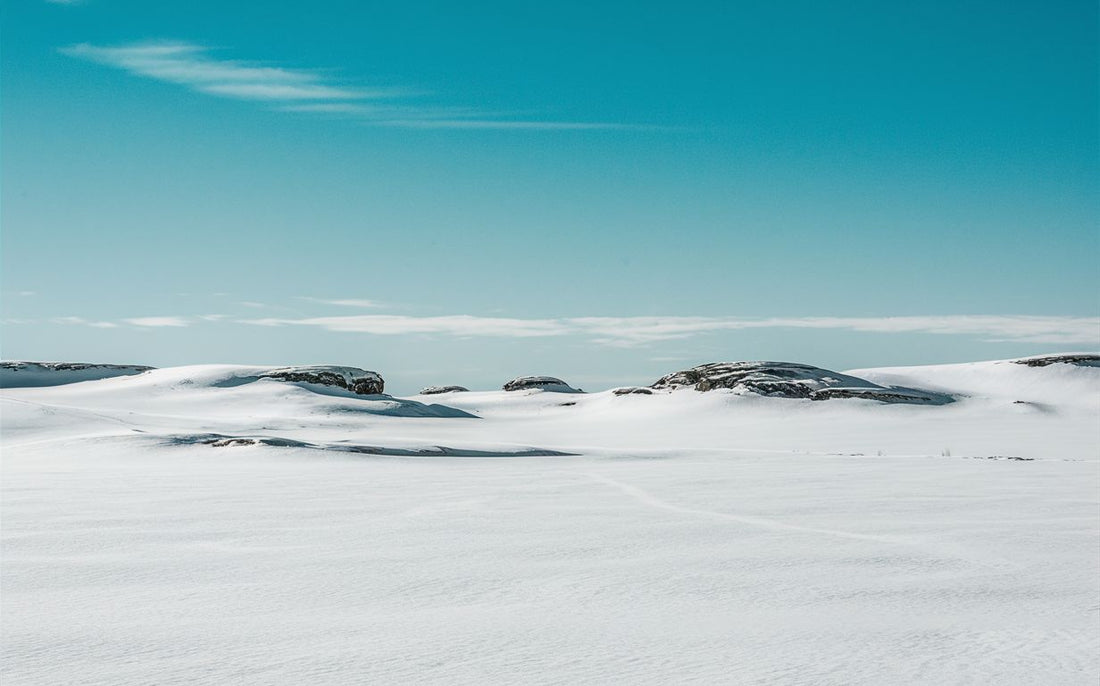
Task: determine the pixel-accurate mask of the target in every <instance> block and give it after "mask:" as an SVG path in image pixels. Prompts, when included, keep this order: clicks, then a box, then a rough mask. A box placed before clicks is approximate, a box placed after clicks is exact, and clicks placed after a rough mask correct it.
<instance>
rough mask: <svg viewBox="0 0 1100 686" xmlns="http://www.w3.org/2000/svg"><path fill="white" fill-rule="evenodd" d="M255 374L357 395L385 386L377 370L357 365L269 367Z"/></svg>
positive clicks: (378, 390)
mask: <svg viewBox="0 0 1100 686" xmlns="http://www.w3.org/2000/svg"><path fill="white" fill-rule="evenodd" d="M257 376H258V378H261V379H277V380H279V381H294V382H299V383H311V384H318V385H320V386H336V387H337V388H344V389H346V390H349V391H351V392H352V393H355V394H357V395H378V394H380V393H382V392H383V391H384V390H385V387H386V384H385V381H383V380H382V376H381V375H380V374H379V373H378V372H370V371H367V370H365V369H359V368H358V367H334V366H328V365H317V366H307V367H281V368H279V369H269V370H267V371H266V372H263V373H262V374H258V375H257Z"/></svg>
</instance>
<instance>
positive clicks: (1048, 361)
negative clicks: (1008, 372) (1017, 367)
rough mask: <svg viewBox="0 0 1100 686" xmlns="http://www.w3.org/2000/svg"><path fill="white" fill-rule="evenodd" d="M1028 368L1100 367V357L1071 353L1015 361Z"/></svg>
mask: <svg viewBox="0 0 1100 686" xmlns="http://www.w3.org/2000/svg"><path fill="white" fill-rule="evenodd" d="M1013 362H1014V363H1016V364H1023V365H1027V366H1028V367H1047V366H1049V365H1052V364H1073V365H1077V366H1078V367H1100V355H1097V354H1095V353H1071V354H1066V355H1042V356H1039V357H1025V358H1022V359H1019V360H1013Z"/></svg>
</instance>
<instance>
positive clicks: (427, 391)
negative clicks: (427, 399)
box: [420, 386, 470, 395]
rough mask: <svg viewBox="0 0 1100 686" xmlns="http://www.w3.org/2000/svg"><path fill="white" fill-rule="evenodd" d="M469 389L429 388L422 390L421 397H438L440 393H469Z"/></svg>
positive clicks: (458, 387) (455, 387) (450, 387)
mask: <svg viewBox="0 0 1100 686" xmlns="http://www.w3.org/2000/svg"><path fill="white" fill-rule="evenodd" d="M469 391H470V389H469V388H465V387H463V386H428V387H427V388H422V389H421V390H420V395H438V394H440V393H468V392H469Z"/></svg>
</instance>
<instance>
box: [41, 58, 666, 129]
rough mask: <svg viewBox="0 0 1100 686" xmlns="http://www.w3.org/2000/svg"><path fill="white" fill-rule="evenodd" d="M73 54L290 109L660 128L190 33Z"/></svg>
mask: <svg viewBox="0 0 1100 686" xmlns="http://www.w3.org/2000/svg"><path fill="white" fill-rule="evenodd" d="M60 50H61V52H62V53H64V54H66V55H69V56H71V57H77V58H80V59H84V60H88V61H91V62H96V63H98V64H103V65H107V66H110V67H114V68H116V69H122V70H124V71H126V72H129V73H131V74H134V75H135V76H143V77H146V78H151V79H156V80H158V81H164V82H167V83H173V84H176V85H179V86H184V87H186V88H190V89H191V90H193V91H196V92H199V93H205V94H206V95H211V96H215V97H223V98H233V99H238V100H251V101H257V102H263V103H268V104H270V105H271V106H272V107H275V108H276V109H279V110H283V111H288V112H302V113H309V114H327V115H331V116H339V117H344V118H350V119H354V120H356V121H359V122H361V123H364V124H369V125H372V126H388V127H401V128H417V129H501V130H509V129H512V130H524V129H526V130H543V131H550V130H561V131H567V130H576V131H582V130H608V129H636V130H656V129H659V128H660V127H654V126H639V125H632V124H623V123H615V122H583V121H543V120H538V119H531V118H521V117H519V116H517V115H515V114H513V115H509V114H507V113H499V112H486V111H484V110H479V109H476V108H471V107H453V106H443V105H438V104H425V103H424V102H422V101H420V100H416V101H413V100H410V98H412V97H413V96H421V97H422V96H424V95H425V94H424V93H423V92H418V91H415V90H413V89H408V88H394V87H386V88H367V87H363V86H358V85H351V84H348V83H342V82H339V81H337V80H335V79H333V78H332V77H331V76H329V75H328V74H327V73H325V72H321V71H318V70H312V69H294V68H287V67H281V66H275V65H269V64H263V63H255V62H244V61H239V60H231V59H222V58H220V57H219V56H218V55H217V53H216V51H214V50H212V49H210V48H208V47H205V46H202V45H198V44H195V43H189V42H186V41H153V42H144V43H131V44H128V45H116V46H99V45H91V44H88V43H79V44H76V45H70V46H67V47H63V48H61V49H60Z"/></svg>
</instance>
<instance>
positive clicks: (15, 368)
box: [0, 360, 155, 388]
mask: <svg viewBox="0 0 1100 686" xmlns="http://www.w3.org/2000/svg"><path fill="white" fill-rule="evenodd" d="M151 369H155V367H146V366H144V365H138V364H95V363H91V362H25V361H18V360H5V361H3V362H0V388H30V387H36V386H62V385H65V384H70V383H78V382H80V381H98V380H99V379H110V378H114V377H116V376H133V375H135V374H141V373H142V372H147V371H149V370H151Z"/></svg>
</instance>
